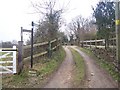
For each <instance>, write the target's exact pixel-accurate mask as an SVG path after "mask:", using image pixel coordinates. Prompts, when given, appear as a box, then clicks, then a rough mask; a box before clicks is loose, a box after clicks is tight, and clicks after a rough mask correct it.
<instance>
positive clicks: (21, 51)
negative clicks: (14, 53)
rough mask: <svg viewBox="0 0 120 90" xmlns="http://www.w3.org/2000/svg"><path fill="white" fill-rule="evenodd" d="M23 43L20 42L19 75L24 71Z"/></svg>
mask: <svg viewBox="0 0 120 90" xmlns="http://www.w3.org/2000/svg"><path fill="white" fill-rule="evenodd" d="M22 61H23V41H18V74H20V73H21V71H22V69H23V62H22Z"/></svg>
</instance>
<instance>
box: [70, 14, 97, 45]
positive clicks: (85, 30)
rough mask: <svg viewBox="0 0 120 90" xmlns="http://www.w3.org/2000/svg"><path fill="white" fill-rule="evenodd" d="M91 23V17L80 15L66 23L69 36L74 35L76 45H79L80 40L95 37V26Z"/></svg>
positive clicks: (92, 21)
mask: <svg viewBox="0 0 120 90" xmlns="http://www.w3.org/2000/svg"><path fill="white" fill-rule="evenodd" d="M93 23H94V20H92V19H85V18H83V17H82V16H81V15H79V16H77V17H76V18H75V19H73V20H72V21H71V22H70V23H69V25H68V29H69V31H70V32H71V35H70V37H73V36H75V38H76V39H75V41H76V42H77V44H78V45H80V41H83V40H86V39H88V40H90V39H95V34H96V27H95V25H94V24H93ZM72 34H73V35H72Z"/></svg>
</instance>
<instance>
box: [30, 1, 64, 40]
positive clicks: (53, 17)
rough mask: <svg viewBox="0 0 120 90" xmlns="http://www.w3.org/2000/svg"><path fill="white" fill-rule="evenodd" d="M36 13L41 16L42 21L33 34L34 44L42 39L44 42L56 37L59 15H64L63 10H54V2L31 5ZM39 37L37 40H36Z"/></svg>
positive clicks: (59, 21) (59, 22)
mask: <svg viewBox="0 0 120 90" xmlns="http://www.w3.org/2000/svg"><path fill="white" fill-rule="evenodd" d="M32 5H33V7H34V8H35V10H36V13H39V14H41V15H43V16H44V17H43V20H42V21H41V23H40V25H39V27H38V29H37V30H36V33H35V34H34V35H35V37H34V40H35V39H37V40H36V42H38V41H40V40H39V39H41V38H42V40H43V38H44V39H46V40H52V39H55V38H57V37H58V30H59V28H60V26H61V20H62V18H61V15H62V14H63V13H64V10H65V9H63V8H60V9H56V0H48V1H46V0H45V1H43V2H41V3H36V4H33V3H32ZM38 37H39V38H38Z"/></svg>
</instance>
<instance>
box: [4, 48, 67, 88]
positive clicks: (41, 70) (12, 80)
mask: <svg viewBox="0 0 120 90" xmlns="http://www.w3.org/2000/svg"><path fill="white" fill-rule="evenodd" d="M65 56H66V55H65V51H64V49H63V48H62V47H60V49H59V50H58V51H55V52H53V55H52V57H51V58H41V59H40V60H39V62H37V63H36V64H34V67H33V68H34V69H35V70H37V76H30V75H29V74H28V73H29V68H25V69H24V70H23V71H22V73H21V74H20V75H10V76H8V75H6V76H3V78H2V80H3V81H2V82H3V83H2V84H3V87H5V88H6V87H8V88H9V87H10V88H11V87H12V88H32V87H36V88H37V87H38V88H40V87H42V86H43V84H44V83H45V82H46V81H45V80H47V78H48V77H49V76H50V75H52V73H53V72H55V71H56V70H57V68H58V67H59V65H60V64H61V63H62V61H63V60H64V58H65Z"/></svg>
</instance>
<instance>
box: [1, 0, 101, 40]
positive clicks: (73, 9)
mask: <svg viewBox="0 0 120 90" xmlns="http://www.w3.org/2000/svg"><path fill="white" fill-rule="evenodd" d="M31 1H32V2H35V1H36V2H39V1H41V0H1V1H0V11H1V12H0V41H12V40H17V41H19V40H20V27H21V26H22V27H23V28H25V29H31V26H30V25H31V21H34V22H37V21H38V20H39V18H40V17H39V15H38V14H31V13H33V12H34V9H33V7H32V5H31ZM69 1H70V3H69V5H68V6H67V8H68V9H69V10H68V11H67V12H66V13H65V14H64V15H63V18H64V19H65V20H66V23H69V22H70V21H71V19H72V18H74V17H76V16H78V15H82V16H83V17H85V18H87V17H89V16H91V14H92V13H93V11H92V8H91V6H96V4H97V3H98V1H99V0H57V2H58V3H59V4H58V7H63V6H66V5H67V4H68V2H69ZM26 37H27V36H26V35H24V40H25V39H26Z"/></svg>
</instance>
